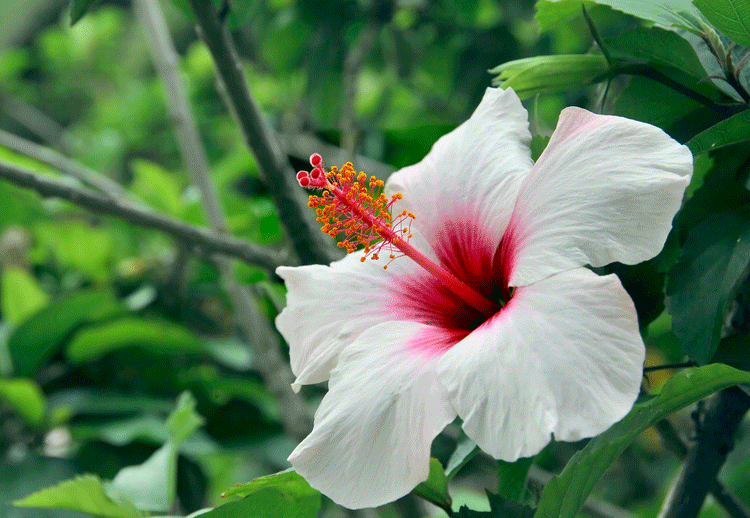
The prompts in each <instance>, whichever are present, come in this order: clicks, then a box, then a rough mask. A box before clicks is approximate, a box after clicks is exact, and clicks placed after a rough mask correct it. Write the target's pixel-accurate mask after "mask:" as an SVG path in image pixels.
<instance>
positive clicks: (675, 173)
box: [503, 108, 693, 286]
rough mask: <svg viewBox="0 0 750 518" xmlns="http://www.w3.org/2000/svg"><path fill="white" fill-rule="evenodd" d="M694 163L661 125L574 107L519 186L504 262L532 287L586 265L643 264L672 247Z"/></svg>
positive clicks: (517, 282) (515, 281) (519, 282)
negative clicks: (669, 239)
mask: <svg viewBox="0 0 750 518" xmlns="http://www.w3.org/2000/svg"><path fill="white" fill-rule="evenodd" d="M692 163H693V159H692V155H691V154H690V151H689V150H688V148H687V147H685V146H681V145H680V144H678V143H677V142H675V141H674V140H672V138H670V137H669V136H668V135H667V134H666V133H664V132H663V131H662V130H660V129H659V128H656V127H654V126H651V125H648V124H644V123H641V122H636V121H633V120H629V119H624V118H621V117H613V116H604V115H595V114H593V113H590V112H587V111H586V110H582V109H580V108H566V109H565V110H563V111H562V113H561V114H560V121H559V122H558V125H557V129H556V130H555V132H554V134H553V135H552V139H551V140H550V142H549V145H548V146H547V149H545V151H544V153H542V156H541V157H539V161H538V162H537V163H536V165H535V166H534V169H533V170H532V172H531V174H529V175H528V176H527V177H526V179H525V180H524V183H523V185H522V187H521V190H520V192H519V195H518V201H517V202H516V206H515V209H514V211H513V216H512V217H511V221H510V224H509V227H508V234H507V235H506V236H505V237H504V238H503V256H504V257H503V261H504V262H505V263H506V266H507V268H509V269H510V270H511V272H512V273H511V276H510V279H509V284H510V285H511V286H524V285H527V284H531V283H532V282H535V281H538V280H539V279H543V278H544V277H547V276H549V275H552V274H555V273H557V272H561V271H563V270H569V269H571V268H576V267H579V266H583V265H586V264H590V265H592V266H604V265H606V264H609V263H612V262H614V261H620V262H623V263H625V264H635V263H639V262H641V261H645V260H647V259H650V258H651V257H653V256H655V255H656V254H657V253H659V251H660V250H661V248H662V246H664V241H665V240H666V238H667V234H668V233H669V231H670V229H671V227H672V218H673V217H674V215H675V213H676V212H677V210H678V209H679V207H680V203H681V201H682V196H683V193H684V191H685V187H686V186H687V185H688V183H689V182H690V176H691V174H692V171H693V166H692Z"/></svg>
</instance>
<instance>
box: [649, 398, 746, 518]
mask: <svg viewBox="0 0 750 518" xmlns="http://www.w3.org/2000/svg"><path fill="white" fill-rule="evenodd" d="M748 409H750V396H749V395H747V394H746V393H745V392H743V391H742V390H740V389H739V388H737V387H731V388H728V389H725V390H722V391H721V392H719V393H718V394H716V395H714V396H713V397H712V398H711V399H710V400H709V401H708V403H707V404H706V405H705V411H703V412H699V414H698V416H697V418H696V441H695V442H694V443H693V444H691V445H690V447H689V448H688V453H687V457H686V458H685V462H684V464H683V465H682V468H681V470H680V473H679V475H678V476H677V478H676V479H675V481H674V483H673V485H672V487H671V488H670V491H669V494H668V495H667V498H666V500H665V501H664V504H663V506H662V509H661V512H660V513H659V518H693V517H696V516H698V513H699V512H700V510H701V507H702V506H703V501H704V500H705V498H706V495H707V494H708V493H709V491H710V490H711V489H712V488H713V487H715V485H716V476H717V475H718V473H719V470H720V469H721V467H722V465H723V464H724V461H725V460H726V456H727V454H728V453H729V452H730V451H731V450H732V444H733V440H734V433H735V431H736V430H737V427H738V426H739V424H740V422H741V421H742V418H743V417H744V415H745V413H747V411H748Z"/></svg>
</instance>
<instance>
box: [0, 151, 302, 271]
mask: <svg viewBox="0 0 750 518" xmlns="http://www.w3.org/2000/svg"><path fill="white" fill-rule="evenodd" d="M0 178H4V179H6V180H8V181H10V182H12V183H14V184H16V185H18V186H21V187H25V188H28V189H33V190H35V191H36V192H38V193H39V194H41V195H42V196H45V197H51V198H61V199H63V200H68V201H70V202H72V203H74V204H76V205H78V206H79V207H82V208H84V209H86V210H90V211H92V212H96V213H98V214H102V215H105V216H112V217H115V218H120V219H124V220H125V221H129V222H130V223H133V224H135V225H139V226H141V227H146V228H152V229H154V230H159V231H161V232H164V233H166V234H169V235H171V236H172V237H174V238H175V239H177V240H180V241H182V242H184V243H189V244H190V245H192V246H196V247H199V248H201V249H203V250H204V251H205V252H208V253H220V254H224V255H229V256H232V257H236V258H238V259H242V260H243V261H246V262H247V263H250V264H254V265H257V266H260V267H262V268H265V269H266V270H269V271H274V270H275V269H276V267H277V266H279V265H280V264H285V263H286V264H288V263H289V260H288V259H287V258H285V257H283V256H282V255H281V254H279V253H277V252H274V251H272V250H269V249H267V248H265V247H261V246H257V245H253V244H252V243H247V242H245V241H241V240H239V239H235V238H233V237H230V236H223V235H220V234H217V233H215V232H211V231H210V230H207V229H205V228H200V227H195V226H192V225H188V224H187V223H183V222H181V221H178V220H176V219H172V218H170V217H168V216H164V215H163V214H157V213H155V212H153V211H151V209H148V208H146V207H143V206H140V205H136V204H134V203H131V202H128V201H125V200H119V199H112V198H111V197H109V196H107V195H106V194H102V193H100V192H97V191H93V190H91V189H86V188H85V187H79V186H77V185H71V184H70V183H66V182H62V181H60V180H57V179H55V178H52V177H48V176H44V175H41V174H38V173H34V172H31V171H27V170H25V169H22V168H20V167H17V166H14V165H11V164H8V163H6V162H2V161H0Z"/></svg>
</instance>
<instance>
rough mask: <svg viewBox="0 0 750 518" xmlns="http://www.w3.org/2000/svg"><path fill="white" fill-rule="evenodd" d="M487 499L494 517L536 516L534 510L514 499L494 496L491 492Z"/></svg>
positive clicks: (488, 493)
mask: <svg viewBox="0 0 750 518" xmlns="http://www.w3.org/2000/svg"><path fill="white" fill-rule="evenodd" d="M524 479H525V477H524ZM487 498H488V499H489V501H490V509H491V510H492V516H502V517H503V518H532V517H533V516H534V509H532V508H531V507H529V506H528V505H524V504H521V503H519V502H516V501H515V500H514V499H510V498H503V497H502V496H501V495H493V494H492V493H490V492H489V491H487Z"/></svg>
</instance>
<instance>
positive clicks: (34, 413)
mask: <svg viewBox="0 0 750 518" xmlns="http://www.w3.org/2000/svg"><path fill="white" fill-rule="evenodd" d="M3 402H4V403H6V404H8V405H10V406H11V408H13V410H15V411H16V413H17V414H18V415H19V416H21V418H23V420H24V421H26V422H27V423H28V424H30V425H31V426H38V425H40V424H41V423H42V420H43V419H44V412H45V410H46V409H47V402H46V400H45V399H44V393H43V392H42V389H40V388H39V385H37V384H36V382H34V381H33V380H30V379H23V378H13V379H3V378H0V403H3Z"/></svg>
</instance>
